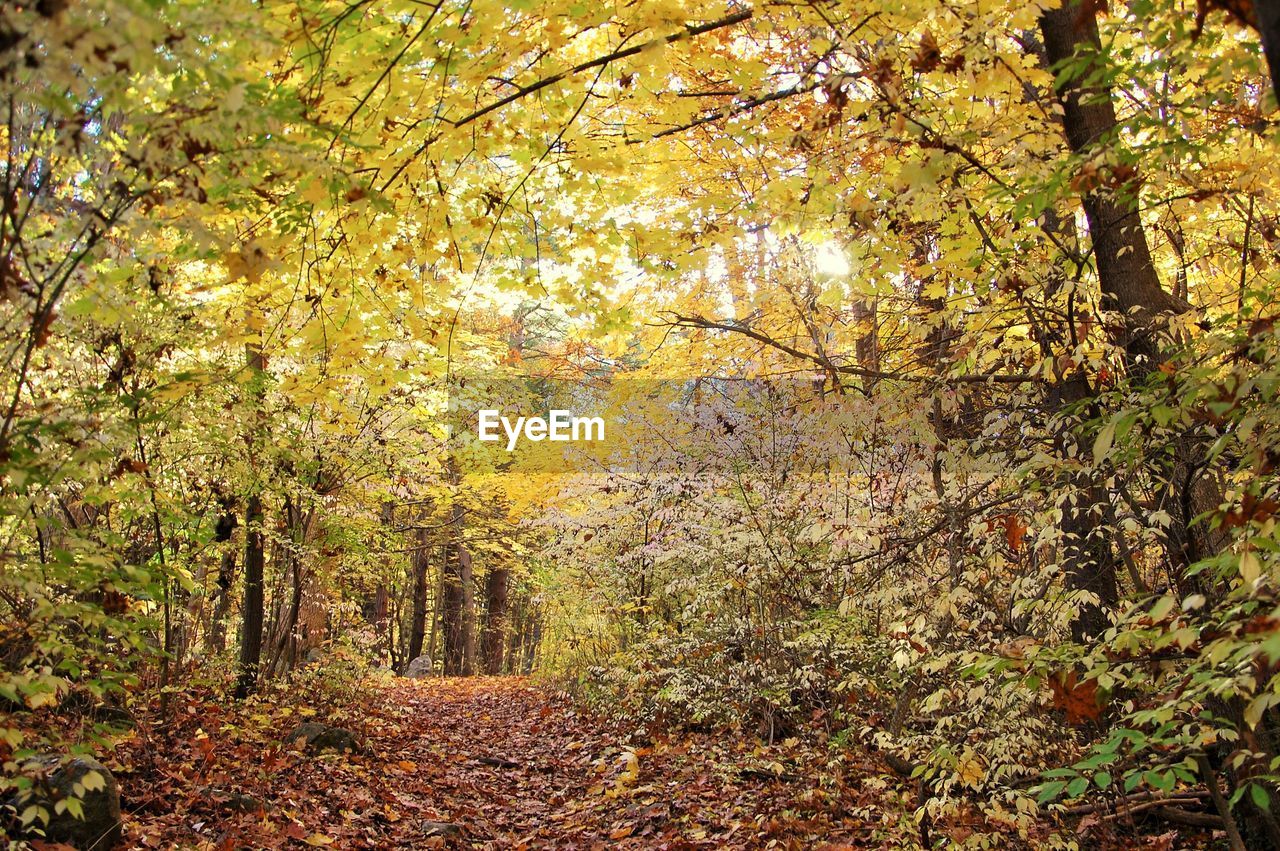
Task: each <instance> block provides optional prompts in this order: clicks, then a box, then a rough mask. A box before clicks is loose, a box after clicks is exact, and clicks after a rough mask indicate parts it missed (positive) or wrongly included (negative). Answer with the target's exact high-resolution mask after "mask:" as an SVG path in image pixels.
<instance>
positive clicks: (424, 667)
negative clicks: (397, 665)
mask: <svg viewBox="0 0 1280 851" xmlns="http://www.w3.org/2000/svg"><path fill="white" fill-rule="evenodd" d="M432 673H433V668H432V665H431V657H430V656H419V657H418V658H417V659H414V660H413V661H412V662H410V663H409V666H408V667H407V668H405V669H404V675H405V676H406V677H408V678H409V679H411V680H422V679H426V678H427V677H429V676H431V674H432Z"/></svg>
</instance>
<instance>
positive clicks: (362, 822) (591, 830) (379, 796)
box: [112, 676, 915, 851]
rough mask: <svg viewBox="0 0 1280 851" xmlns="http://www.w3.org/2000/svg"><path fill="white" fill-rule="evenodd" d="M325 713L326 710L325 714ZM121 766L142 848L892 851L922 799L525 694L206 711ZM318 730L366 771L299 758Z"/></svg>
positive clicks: (278, 703) (423, 694) (787, 757)
mask: <svg viewBox="0 0 1280 851" xmlns="http://www.w3.org/2000/svg"><path fill="white" fill-rule="evenodd" d="M316 696H317V697H318V694H317V695H316ZM179 703H180V704H182V705H178V706H175V709H174V713H173V716H172V717H173V721H172V723H171V724H170V725H169V726H168V727H167V729H166V730H165V731H164V732H161V731H160V729H159V728H151V730H150V732H147V731H146V727H145V725H144V727H143V730H140V731H139V732H138V733H137V734H135V735H134V736H133V737H132V738H130V739H129V740H128V741H127V742H125V743H124V744H123V745H122V747H121V748H120V749H119V750H118V751H117V752H116V755H115V758H114V759H113V760H112V763H113V770H115V771H116V772H117V774H118V776H119V777H120V780H121V788H122V790H123V793H122V794H123V795H124V798H125V800H124V805H125V806H124V809H125V813H126V816H125V829H126V844H127V845H128V846H129V847H135V848H195V849H200V851H239V849H265V848H280V849H299V851H301V849H305V848H306V847H308V846H310V847H331V848H335V849H379V851H382V849H398V848H406V849H409V848H413V849H416V848H486V849H522V848H529V849H532V848H566V849H569V848H572V849H597V848H609V849H613V848H623V849H704V848H708V849H709V848H716V849H719V848H731V849H754V848H782V849H792V848H794V849H826V851H835V849H842V848H850V847H858V848H881V847H884V845H885V837H886V836H887V835H895V834H896V835H898V836H901V835H903V832H904V828H905V831H906V832H907V835H914V833H915V829H914V826H913V825H912V823H911V821H910V819H911V809H912V807H911V803H912V799H913V797H914V795H913V794H911V791H912V790H908V789H907V788H906V787H904V786H901V785H899V784H897V783H895V782H892V781H886V780H885V779H884V777H883V767H882V766H879V765H877V764H876V762H875V761H874V760H872V759H869V758H868V757H867V755H866V754H865V752H863V751H860V750H859V749H857V748H850V747H848V746H847V745H846V746H842V747H840V748H827V747H825V746H823V744H822V741H821V736H820V735H817V736H816V737H815V735H814V734H810V735H809V736H808V737H807V738H806V740H805V741H803V742H801V741H799V740H796V739H789V740H787V741H785V742H780V743H777V744H773V745H765V744H762V743H761V742H759V740H758V739H756V737H754V736H751V735H739V736H735V735H732V734H725V733H717V734H711V733H706V734H701V733H699V734H680V735H672V736H670V737H666V736H657V737H654V738H651V739H648V738H641V737H639V736H638V735H636V734H635V730H634V727H626V726H623V725H621V724H618V723H615V722H610V721H607V720H604V719H601V718H598V717H595V716H592V715H589V714H585V713H583V712H582V711H581V710H580V709H579V708H577V707H575V705H574V704H573V702H572V701H571V700H569V699H568V698H567V697H565V696H564V695H562V694H559V693H557V692H555V691H554V690H552V689H549V688H546V687H544V686H542V685H539V684H536V683H534V682H533V681H531V680H528V679H523V678H514V677H483V678H481V677H475V678H457V679H447V680H442V679H430V680H409V679H403V678H400V677H391V676H386V677H381V678H375V679H373V680H371V681H367V682H366V683H365V684H364V685H362V686H359V687H358V688H355V689H354V691H351V692H349V693H348V695H347V697H346V698H345V699H343V700H342V701H339V703H338V704H330V703H328V702H327V701H326V702H325V704H324V705H321V704H318V703H316V704H311V703H309V701H308V699H307V696H306V689H305V687H304V688H303V689H302V691H301V692H299V691H284V690H283V689H282V690H281V691H277V692H268V693H264V694H262V695H259V696H258V697H255V698H253V699H251V700H250V701H246V702H244V703H231V704H228V703H225V702H223V701H221V700H217V699H215V698H212V697H205V696H201V695H200V694H198V693H195V692H187V693H186V694H185V695H183V696H182V698H181V699H180V700H179ZM300 721H307V722H323V723H324V724H327V725H333V726H340V727H342V728H344V729H346V730H349V731H350V732H351V733H353V734H355V736H356V738H357V740H358V741H359V742H360V743H361V748H360V752H359V753H333V752H321V753H308V752H306V751H305V750H304V749H302V748H301V747H299V746H298V745H289V744H286V743H285V739H286V737H287V735H288V733H289V732H290V731H291V730H293V729H296V728H297V727H298V725H299V722H300Z"/></svg>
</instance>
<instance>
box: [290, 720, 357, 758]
mask: <svg viewBox="0 0 1280 851" xmlns="http://www.w3.org/2000/svg"><path fill="white" fill-rule="evenodd" d="M284 740H285V743H286V744H294V743H297V742H301V743H302V745H303V746H304V747H305V748H306V749H307V750H309V751H311V752H312V753H318V752H320V751H350V752H351V753H360V743H359V742H357V741H356V736H355V733H352V732H351V731H350V730H344V729H342V728H341V727H329V726H326V725H324V724H320V723H317V722H315V721H308V722H307V723H305V724H299V725H298V726H297V727H296V728H294V730H293V732H292V733H290V734H289V735H288V736H285V739H284Z"/></svg>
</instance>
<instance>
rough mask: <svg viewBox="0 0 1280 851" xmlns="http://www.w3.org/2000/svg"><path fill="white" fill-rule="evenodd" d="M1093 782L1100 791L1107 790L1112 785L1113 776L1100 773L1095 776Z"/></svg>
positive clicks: (1107, 773)
mask: <svg viewBox="0 0 1280 851" xmlns="http://www.w3.org/2000/svg"><path fill="white" fill-rule="evenodd" d="M1093 782H1094V783H1095V784H1097V786H1098V788H1099V789H1106V788H1107V787H1108V786H1110V785H1111V774H1110V772H1106V771H1099V772H1098V773H1097V774H1095V775H1094V776H1093Z"/></svg>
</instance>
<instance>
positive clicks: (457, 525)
mask: <svg viewBox="0 0 1280 851" xmlns="http://www.w3.org/2000/svg"><path fill="white" fill-rule="evenodd" d="M462 516H463V510H462V505H461V504H460V503H458V502H457V501H456V499H455V501H454V504H453V507H452V508H451V509H450V522H449V525H448V543H447V545H446V547H445V555H444V569H443V570H442V571H441V574H440V586H441V587H440V599H441V607H440V630H441V632H443V633H444V675H445V676H446V677H453V676H458V675H459V674H462V673H463V668H464V664H465V659H466V634H465V632H464V630H465V628H466V624H465V620H464V614H463V608H464V600H463V591H462V579H463V567H462V561H463V560H462V544H461V541H460V539H461V535H462V529H461V526H462Z"/></svg>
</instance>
